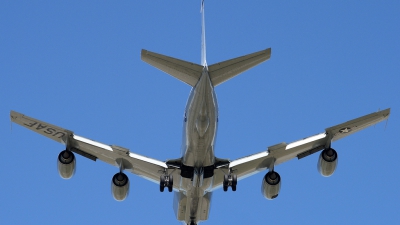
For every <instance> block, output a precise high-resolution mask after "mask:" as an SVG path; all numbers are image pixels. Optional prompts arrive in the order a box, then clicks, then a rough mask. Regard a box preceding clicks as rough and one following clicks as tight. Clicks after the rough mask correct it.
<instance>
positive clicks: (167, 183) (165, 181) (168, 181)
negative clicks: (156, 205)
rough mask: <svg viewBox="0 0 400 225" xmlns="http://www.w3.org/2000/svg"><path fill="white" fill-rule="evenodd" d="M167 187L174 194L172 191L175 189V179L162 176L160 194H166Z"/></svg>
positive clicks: (170, 176)
mask: <svg viewBox="0 0 400 225" xmlns="http://www.w3.org/2000/svg"><path fill="white" fill-rule="evenodd" d="M165 187H168V191H169V192H172V189H173V187H174V177H173V176H172V175H169V176H168V175H161V176H160V192H164V188H165Z"/></svg>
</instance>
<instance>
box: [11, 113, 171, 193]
mask: <svg viewBox="0 0 400 225" xmlns="http://www.w3.org/2000/svg"><path fill="white" fill-rule="evenodd" d="M10 117H11V120H12V121H13V122H15V123H17V124H19V125H21V126H23V127H25V128H28V129H30V130H32V131H34V132H36V133H38V134H41V135H43V136H45V137H48V138H50V139H52V140H54V141H57V142H59V143H62V144H65V145H66V147H67V148H68V149H69V150H71V151H73V152H75V153H78V154H80V155H82V156H84V157H86V158H89V159H91V160H95V161H96V160H97V159H99V160H101V161H103V162H106V163H108V164H110V165H113V166H116V167H118V168H122V169H124V170H127V171H129V172H131V173H133V174H136V175H138V176H141V177H143V178H145V179H147V180H150V181H153V182H155V183H159V181H160V180H159V179H160V176H161V174H162V173H163V172H164V171H167V172H169V173H172V174H175V173H178V172H179V171H178V170H179V169H176V168H174V169H171V168H168V166H167V164H166V163H165V162H162V161H159V160H156V159H152V158H149V157H146V156H142V155H139V154H136V153H133V152H130V151H129V149H127V148H123V147H119V146H116V145H106V144H103V143H100V142H97V141H93V140H90V139H87V138H84V137H81V136H78V135H76V134H74V133H73V132H72V131H70V130H67V129H63V128H61V127H58V126H55V125H52V124H49V123H46V122H43V121H40V120H38V119H34V118H31V117H28V116H25V115H23V114H21V113H18V112H15V111H11V113H10ZM174 188H176V187H175V185H174Z"/></svg>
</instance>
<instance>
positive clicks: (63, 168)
mask: <svg viewBox="0 0 400 225" xmlns="http://www.w3.org/2000/svg"><path fill="white" fill-rule="evenodd" d="M75 166H76V161H75V155H74V153H72V152H71V151H68V150H64V151H62V152H60V154H58V159H57V167H58V174H60V176H61V177H62V178H63V179H70V178H71V177H72V176H73V175H74V174H75Z"/></svg>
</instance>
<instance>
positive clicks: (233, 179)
mask: <svg viewBox="0 0 400 225" xmlns="http://www.w3.org/2000/svg"><path fill="white" fill-rule="evenodd" d="M222 185H223V189H224V191H228V187H232V191H236V185H237V175H236V174H225V175H224V183H223V184H222Z"/></svg>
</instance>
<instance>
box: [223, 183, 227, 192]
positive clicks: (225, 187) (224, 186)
mask: <svg viewBox="0 0 400 225" xmlns="http://www.w3.org/2000/svg"><path fill="white" fill-rule="evenodd" d="M222 188H223V189H224V191H225V192H227V191H228V186H226V185H225V184H224V185H223V186H222Z"/></svg>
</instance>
